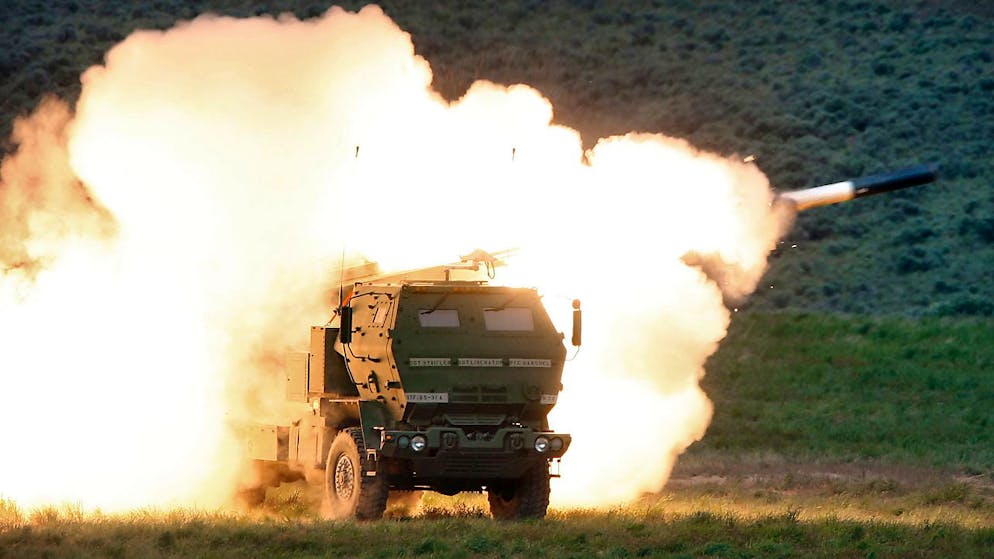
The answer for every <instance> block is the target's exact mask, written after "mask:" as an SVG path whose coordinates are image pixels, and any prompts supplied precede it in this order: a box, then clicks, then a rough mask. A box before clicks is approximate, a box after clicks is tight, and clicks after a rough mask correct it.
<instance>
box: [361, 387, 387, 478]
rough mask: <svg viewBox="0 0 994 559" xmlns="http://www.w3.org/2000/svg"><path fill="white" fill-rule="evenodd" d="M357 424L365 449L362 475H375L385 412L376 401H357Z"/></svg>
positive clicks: (381, 405)
mask: <svg viewBox="0 0 994 559" xmlns="http://www.w3.org/2000/svg"><path fill="white" fill-rule="evenodd" d="M359 424H360V425H361V426H362V439H363V444H364V446H365V447H366V456H364V458H365V461H364V464H365V465H366V466H365V467H366V468H367V471H366V472H363V475H376V458H377V454H378V452H379V448H380V434H381V433H382V432H383V428H384V427H385V426H386V411H385V410H384V409H383V404H381V403H380V402H377V401H375V400H374V401H364V400H360V401H359Z"/></svg>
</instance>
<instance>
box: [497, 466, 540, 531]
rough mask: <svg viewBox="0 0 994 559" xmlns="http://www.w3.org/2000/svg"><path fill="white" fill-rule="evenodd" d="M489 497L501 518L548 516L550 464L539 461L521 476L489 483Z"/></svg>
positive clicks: (499, 518) (498, 517) (498, 516)
mask: <svg viewBox="0 0 994 559" xmlns="http://www.w3.org/2000/svg"><path fill="white" fill-rule="evenodd" d="M487 500H488V501H489V502H490V514H492V515H493V517H494V518H496V519H497V520H515V519H518V518H544V517H545V513H546V511H548V509H549V467H548V466H547V465H545V464H538V465H537V466H535V467H534V468H532V469H530V470H528V471H527V472H525V475H523V476H521V478H520V479H518V480H514V481H510V482H505V483H501V484H495V486H494V487H488V488H487Z"/></svg>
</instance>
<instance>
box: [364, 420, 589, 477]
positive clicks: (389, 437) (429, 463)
mask: <svg viewBox="0 0 994 559" xmlns="http://www.w3.org/2000/svg"><path fill="white" fill-rule="evenodd" d="M416 436H422V437H424V438H425V439H426V442H427V444H426V445H425V448H424V449H422V450H421V451H416V450H414V449H413V448H412V445H411V441H412V440H413V439H414V437H416ZM540 437H544V438H545V439H546V440H547V441H548V446H547V448H546V450H545V451H544V452H540V451H538V450H536V449H535V441H536V439H538V438H540ZM380 440H381V446H380V456H383V457H386V458H393V459H399V460H403V461H405V462H408V463H409V464H410V471H411V474H412V475H413V476H414V477H415V478H461V479H511V478H518V477H520V476H521V475H523V474H524V473H525V472H526V471H527V470H528V469H529V468H531V467H533V466H535V465H536V464H537V463H539V462H547V461H549V460H556V459H559V458H561V457H562V455H563V454H564V453H565V452H566V450H567V449H568V448H569V445H570V442H571V437H570V436H569V435H567V434H565V433H549V432H536V431H532V430H531V429H524V428H515V427H509V428H504V429H500V430H498V431H496V432H495V433H492V434H489V433H488V434H486V435H483V434H481V433H467V432H466V431H465V430H463V429H460V428H458V427H430V428H428V429H427V430H425V431H384V432H383V433H382V437H381V439H380Z"/></svg>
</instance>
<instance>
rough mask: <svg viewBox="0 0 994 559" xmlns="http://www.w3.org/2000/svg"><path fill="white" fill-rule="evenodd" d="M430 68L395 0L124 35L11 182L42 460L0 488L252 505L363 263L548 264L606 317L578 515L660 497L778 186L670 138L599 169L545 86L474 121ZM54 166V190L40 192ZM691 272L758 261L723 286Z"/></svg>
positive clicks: (9, 297) (610, 155)
mask: <svg viewBox="0 0 994 559" xmlns="http://www.w3.org/2000/svg"><path fill="white" fill-rule="evenodd" d="M431 79H432V77H431V70H430V67H429V64H428V62H427V61H425V60H424V59H423V58H421V57H419V56H417V55H416V54H415V52H414V46H413V45H412V43H411V39H410V36H409V35H407V34H406V33H404V32H403V31H402V30H401V29H399V28H398V27H397V25H396V24H394V23H393V22H392V21H391V20H390V19H389V18H388V17H387V16H385V15H384V14H383V12H382V11H381V10H380V9H378V8H376V7H367V8H364V9H363V10H361V11H360V12H358V13H349V12H346V11H344V10H341V9H338V8H333V9H331V10H330V11H329V12H328V13H326V14H325V15H324V16H323V17H320V18H317V19H314V20H307V21H299V20H297V19H296V18H294V17H292V16H280V17H278V18H272V17H255V18H250V19H234V18H227V17H217V16H211V15H206V16H201V17H198V18H196V19H194V20H193V21H189V22H183V23H180V24H178V25H177V26H176V27H174V28H172V29H170V30H168V31H165V32H158V31H138V32H135V33H133V34H132V35H130V36H129V37H127V38H126V39H125V40H124V41H123V42H122V43H120V44H119V45H117V46H115V47H114V48H113V49H112V50H111V51H110V52H108V54H107V56H106V60H105V63H104V64H103V65H101V66H97V67H94V68H91V69H89V70H87V72H86V73H84V75H83V76H82V82H83V89H82V94H81V96H80V99H79V102H78V104H77V106H76V108H75V112H74V116H73V115H71V114H70V112H69V111H68V110H67V109H65V108H64V107H60V106H59V105H58V103H56V102H52V103H51V104H50V105H48V106H47V108H46V107H42V110H40V111H39V113H37V114H36V115H35V116H33V117H31V118H29V119H27V120H24V121H21V123H19V124H18V125H17V127H16V130H17V132H16V133H15V141H16V142H18V143H19V144H20V148H19V151H18V152H17V153H16V154H14V155H12V156H10V157H9V158H8V159H6V160H5V161H4V163H3V176H2V183H0V217H3V218H4V224H3V227H4V228H3V233H2V234H0V264H3V269H5V270H7V272H6V273H4V274H2V275H0V343H2V348H3V349H2V351H0V422H2V423H3V424H4V425H7V426H10V427H9V429H8V432H9V433H10V436H11V437H13V439H12V440H9V442H8V446H7V448H9V449H13V450H14V452H15V453H16V454H17V455H18V457H20V458H21V459H18V460H8V459H5V460H4V461H2V463H0V495H3V496H5V497H7V498H13V499H14V500H16V501H17V502H18V503H21V504H24V505H26V506H30V505H35V504H40V503H46V502H63V501H74V502H79V503H81V504H82V505H84V506H86V507H102V508H104V509H105V510H114V509H122V508H128V507H135V506H172V505H198V506H214V505H218V504H221V503H223V502H224V500H225V498H226V497H227V496H228V495H229V494H230V492H231V489H232V487H233V484H234V480H235V477H236V475H237V472H238V471H239V468H240V464H241V462H242V461H241V456H240V455H239V453H238V451H237V444H236V441H234V440H233V438H232V436H231V435H230V434H229V433H228V432H227V429H226V426H227V425H228V424H229V423H232V422H237V421H244V420H255V421H260V422H266V421H280V420H285V419H287V418H288V417H290V416H292V413H293V412H294V411H295V410H293V409H288V408H287V405H286V404H285V403H284V402H283V395H284V391H283V388H282V385H281V383H280V380H281V379H282V371H281V361H282V355H283V353H284V351H286V350H287V349H303V348H306V336H307V334H308V327H309V325H311V324H317V323H321V322H323V321H324V320H325V319H326V318H327V316H328V314H329V310H330V306H331V301H330V300H329V299H328V297H327V296H326V293H325V290H326V289H327V288H328V286H329V285H330V284H331V283H332V282H333V281H334V280H335V279H336V278H335V277H332V276H331V275H330V273H329V272H330V270H332V269H333V268H334V267H335V266H336V265H337V264H338V262H339V259H340V258H341V254H342V250H343V248H345V249H347V251H348V252H349V253H350V254H364V255H366V256H368V257H369V258H371V259H374V260H378V261H380V262H381V264H384V265H386V266H388V267H414V266H424V265H434V264H438V263H442V262H448V261H451V260H453V259H454V258H455V257H456V256H457V255H459V254H465V253H466V252H468V251H469V250H471V249H473V248H476V247H485V248H488V249H500V248H505V247H518V248H520V249H521V251H520V254H519V256H518V257H516V258H515V260H514V261H513V262H512V264H511V266H510V267H509V268H508V269H507V270H505V271H502V272H501V274H502V275H501V276H499V277H498V280H504V281H506V282H509V283H517V284H523V285H534V286H538V287H539V288H540V289H541V291H542V292H544V293H545V294H546V295H547V296H546V302H547V306H548V307H549V308H550V312H553V313H554V314H561V315H562V316H563V317H568V314H569V299H570V298H573V297H578V298H581V299H582V300H583V301H584V308H585V312H586V316H585V324H586V327H585V333H584V339H585V345H584V347H583V350H582V352H581V353H580V355H579V356H578V357H577V359H575V360H574V361H572V362H571V363H569V364H568V365H567V368H566V373H565V377H564V384H565V386H566V390H565V391H564V392H563V394H562V395H561V396H560V404H559V405H558V407H557V409H556V410H555V411H554V415H553V417H552V421H553V427H554V428H556V429H559V430H562V431H566V432H570V433H572V434H573V436H574V444H573V447H572V448H571V450H570V451H569V453H568V454H567V456H566V458H565V460H564V462H563V477H562V478H561V479H559V480H556V481H555V482H554V483H553V492H554V495H553V502H554V504H559V505H572V504H583V505H599V504H613V503H618V502H623V501H625V500H628V499H631V498H634V497H636V496H637V495H639V494H640V493H642V492H645V491H655V490H658V489H660V488H661V487H662V486H663V484H664V483H665V480H666V478H667V476H668V474H669V471H670V469H671V467H672V464H673V460H674V459H675V457H676V456H677V455H678V454H679V453H680V452H682V451H683V450H684V449H685V448H686V446H687V445H689V444H690V443H691V442H692V441H694V440H696V439H698V438H700V437H701V436H702V435H703V433H704V430H705V429H706V427H707V424H708V422H709V420H710V414H711V405H710V402H709V401H708V400H707V398H706V396H705V395H704V394H703V392H702V391H701V390H700V388H699V386H698V381H699V379H700V377H701V376H702V375H703V374H704V371H703V368H702V365H703V363H704V361H705V359H706V358H707V356H708V355H710V354H711V353H712V352H713V351H714V350H715V349H716V347H717V344H718V342H719V341H720V340H721V338H722V337H723V336H724V334H725V329H726V327H727V324H728V321H729V315H728V311H727V310H726V309H725V307H724V306H723V304H722V290H725V291H726V292H727V293H735V294H739V295H741V294H743V293H748V292H749V291H751V290H752V289H753V288H754V287H755V284H756V282H757V281H758V278H759V277H760V275H761V274H762V272H763V269H764V267H765V258H766V254H767V252H768V250H769V249H770V248H771V247H772V246H773V244H774V242H775V240H776V238H777V237H778V235H779V233H780V230H781V227H782V225H781V223H782V220H781V219H780V218H779V217H778V216H777V215H775V214H774V212H773V211H772V210H771V209H770V202H771V198H772V195H771V192H770V190H769V186H768V183H767V180H766V178H765V177H764V176H763V175H762V173H761V172H759V170H758V169H756V168H755V167H754V166H752V165H746V164H743V163H741V162H737V161H735V160H733V159H725V158H721V157H718V156H715V155H711V154H706V153H701V152H698V151H696V150H695V149H693V148H692V147H691V146H689V145H687V144H686V143H685V142H682V141H680V140H675V139H671V138H666V137H663V136H660V135H652V134H632V135H628V136H624V137H615V138H607V139H602V140H601V141H600V142H598V143H597V145H596V147H595V148H593V149H592V150H591V151H590V152H588V153H584V152H583V149H582V142H581V140H580V137H579V134H578V133H577V132H575V131H574V130H571V129H568V128H565V127H562V126H558V125H554V124H552V118H553V109H552V107H551V105H550V103H549V102H548V101H547V100H546V99H545V98H544V97H542V95H541V94H540V93H539V92H538V91H536V90H534V89H532V88H530V87H528V86H526V85H512V86H502V85H497V84H493V83H488V82H478V83H476V84H474V85H473V86H472V87H471V88H470V89H469V90H468V91H467V92H466V94H465V96H463V97H462V98H461V99H459V100H457V101H455V102H452V103H448V102H446V101H445V100H444V99H442V98H441V97H440V96H439V95H438V94H437V93H436V92H434V91H433V90H432V88H431ZM46 115H55V116H46ZM32 153H33V154H36V155H31V154H32ZM512 154H513V157H512ZM32 174H34V176H45V177H53V178H52V179H51V180H48V179H46V180H44V181H42V183H38V184H39V186H37V188H36V190H37V192H38V193H40V194H37V195H34V197H30V196H29V197H24V196H21V194H16V195H15V193H22V194H23V193H24V192H26V190H25V186H24V184H25V183H24V182H23V181H22V180H21V179H20V178H18V177H23V176H31V175H32ZM76 177H78V179H79V181H81V182H77V181H76ZM83 185H85V187H84V186H83ZM8 216H17V217H16V219H13V218H11V217H8ZM8 223H14V224H15V226H14V227H13V228H11V227H10V226H9V225H8ZM691 253H693V254H701V255H710V256H714V257H716V258H717V259H719V260H720V261H721V262H722V263H724V264H726V265H727V266H728V268H729V269H730V270H732V271H733V272H732V273H729V274H727V275H726V276H725V277H723V285H722V286H721V287H719V286H717V285H716V284H715V283H714V282H713V281H711V280H709V279H708V278H707V277H706V276H705V275H704V274H703V273H702V272H701V271H700V270H699V269H697V268H695V267H692V266H688V265H687V263H686V259H685V256H686V255H687V254H691ZM22 263H33V264H32V272H31V274H30V275H25V274H23V273H21V272H18V271H17V270H21V269H23V268H24V267H25V264H22ZM25 278H28V279H32V280H33V283H32V284H31V286H30V288H26V287H25ZM560 324H561V326H560V327H561V328H566V327H567V326H568V322H566V321H561V322H560ZM15 426H16V427H15ZM605 480H609V481H605Z"/></svg>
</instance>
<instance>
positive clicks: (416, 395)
mask: <svg viewBox="0 0 994 559" xmlns="http://www.w3.org/2000/svg"><path fill="white" fill-rule="evenodd" d="M407 401H408V402H416V403H429V404H431V403H435V404H445V403H448V401H449V393H448V392H408V393H407Z"/></svg>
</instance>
